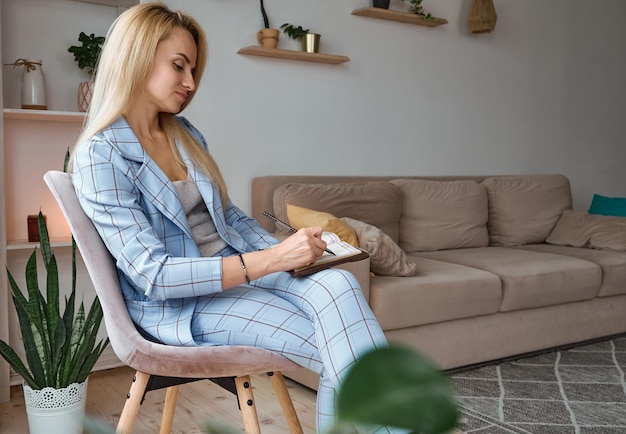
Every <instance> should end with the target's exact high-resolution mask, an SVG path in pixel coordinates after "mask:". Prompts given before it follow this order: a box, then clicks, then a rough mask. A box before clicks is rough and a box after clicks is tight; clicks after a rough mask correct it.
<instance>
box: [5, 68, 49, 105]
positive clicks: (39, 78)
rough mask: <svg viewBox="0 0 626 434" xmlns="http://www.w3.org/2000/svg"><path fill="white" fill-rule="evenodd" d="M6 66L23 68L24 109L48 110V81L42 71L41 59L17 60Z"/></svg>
mask: <svg viewBox="0 0 626 434" xmlns="http://www.w3.org/2000/svg"><path fill="white" fill-rule="evenodd" d="M5 65H6V66H13V67H16V66H23V67H24V71H23V72H22V108H23V109H29V110H47V109H48V105H47V104H46V80H45V78H44V76H43V70H42V69H41V59H17V60H16V61H15V62H13V63H8V64H5Z"/></svg>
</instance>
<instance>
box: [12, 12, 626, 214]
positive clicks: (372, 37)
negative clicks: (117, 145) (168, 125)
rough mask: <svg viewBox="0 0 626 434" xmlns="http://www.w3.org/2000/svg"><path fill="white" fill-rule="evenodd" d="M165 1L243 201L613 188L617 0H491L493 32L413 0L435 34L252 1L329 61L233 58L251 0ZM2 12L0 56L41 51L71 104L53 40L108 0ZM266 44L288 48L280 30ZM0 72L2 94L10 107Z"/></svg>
mask: <svg viewBox="0 0 626 434" xmlns="http://www.w3.org/2000/svg"><path fill="white" fill-rule="evenodd" d="M166 3H168V4H169V5H170V6H172V7H174V8H180V9H183V10H185V11H186V12H189V13H191V14H193V15H194V16H196V17H197V18H198V19H199V21H200V22H201V24H202V25H203V27H204V28H205V31H206V32H207V35H208V37H209V49H210V59H209V66H208V69H207V73H206V75H205V80H204V82H203V84H202V85H201V87H200V89H199V92H198V95H197V96H196V99H195V100H194V102H193V103H192V105H191V106H190V107H189V108H188V109H187V110H186V112H185V115H186V116H187V117H189V118H190V120H191V121H192V122H194V124H195V125H196V126H197V127H199V128H200V129H201V130H202V132H203V133H204V134H205V136H206V138H207V140H208V142H209V143H210V145H211V150H212V152H213V154H214V155H215V157H216V159H217V160H218V162H219V163H220V165H221V167H222V170H223V172H224V175H225V177H226V179H227V182H228V184H229V186H230V192H231V197H232V198H233V200H234V201H235V202H236V203H237V204H239V205H240V206H241V207H242V208H244V209H245V210H249V207H250V206H249V203H250V192H249V190H250V187H249V186H250V180H251V178H252V177H253V176H259V175H266V174H295V173H299V174H340V173H346V174H353V175H356V174H379V175H390V174H397V175H410V174H425V175H426V174H433V175H447V174H467V175H472V174H507V173H554V172H559V173H563V174H565V175H567V176H568V177H569V178H570V180H571V182H572V190H573V193H574V199H575V203H574V205H575V207H576V208H578V209H586V208H587V206H588V205H589V201H590V199H591V196H592V194H593V193H594V192H597V193H601V194H605V195H610V196H617V195H620V196H623V195H624V194H625V191H624V185H625V184H626V170H624V169H623V164H624V163H623V162H624V161H625V160H626V127H625V126H624V124H625V123H624V113H626V110H625V108H626V81H625V80H624V77H626V56H624V53H625V52H626V50H625V49H626V26H624V25H623V17H624V16H626V2H624V1H623V0H603V1H602V2H593V3H590V2H588V1H583V0H525V1H523V2H522V1H515V2H513V1H504V0H495V6H496V10H497V13H498V22H497V26H496V29H495V31H494V32H493V33H491V34H484V35H472V34H469V33H468V31H467V30H466V22H467V15H468V12H469V7H470V4H471V0H437V1H434V0H426V2H425V7H426V9H427V10H429V11H430V12H431V13H432V14H433V15H436V16H440V17H444V18H446V19H448V21H449V24H447V25H443V26H440V27H436V28H426V27H421V26H414V25H409V24H401V23H394V22H388V21H382V20H374V19H370V18H364V17H357V16H353V15H351V14H350V12H351V11H352V10H353V9H355V8H359V7H364V6H369V4H370V2H369V0H341V1H337V0H308V1H304V0H266V2H265V3H266V8H267V10H268V14H269V16H270V20H271V23H272V24H273V26H275V27H278V26H280V25H281V24H282V23H284V22H291V23H294V24H296V25H298V24H301V25H303V26H305V27H309V28H311V29H312V30H314V31H317V32H319V33H321V34H322V44H321V51H322V52H325V53H329V54H341V55H347V56H349V57H350V58H351V61H350V62H347V63H344V64H341V65H323V64H314V63H308V62H295V61H288V60H278V59H266V58H259V57H253V56H242V55H238V54H237V50H238V49H239V48H241V47H244V46H247V45H254V44H255V43H256V41H255V34H256V31H257V30H258V29H259V28H260V27H261V25H262V20H261V15H260V12H259V10H258V2H257V1H255V0H167V1H166ZM2 7H3V11H2V12H3V13H2V20H3V21H2V33H3V38H2V40H3V53H2V57H3V59H2V61H3V63H9V62H12V61H13V60H15V58H17V57H24V56H32V57H42V58H43V59H44V69H45V73H46V79H47V80H48V83H49V86H48V89H49V106H50V108H51V109H62V110H74V105H73V104H74V95H75V86H76V84H77V82H79V81H81V80H84V79H85V76H84V73H81V72H80V71H78V69H77V68H76V65H75V63H74V61H73V59H72V57H71V54H69V53H67V52H66V50H67V47H68V46H69V45H71V44H72V43H74V41H75V39H76V37H77V35H78V32H79V31H80V30H83V29H84V30H85V31H87V32H88V33H91V32H95V33H96V34H104V33H105V31H106V28H107V26H108V24H109V23H110V22H111V21H112V19H113V18H114V16H115V15H116V13H117V10H116V8H111V7H106V6H94V5H90V4H84V3H79V2H73V1H69V0H4V1H3V6H2ZM392 8H406V5H405V4H403V3H401V2H399V0H392ZM77 17H82V22H81V21H78V20H77ZM27 23H32V24H33V26H32V27H29V28H26V27H27V26H26V24H27ZM280 46H282V47H283V48H294V47H295V45H294V44H293V42H292V41H288V40H287V39H286V37H284V38H283V39H282V40H281V43H280ZM3 71H4V73H5V80H4V89H3V91H4V95H5V104H6V105H7V106H15V105H16V104H17V105H19V100H16V98H15V96H14V94H12V92H14V91H15V89H14V87H15V86H17V85H16V84H15V83H16V82H15V80H12V79H11V75H10V73H9V72H10V67H4V70H3ZM12 95H13V96H12ZM16 101H17V102H16Z"/></svg>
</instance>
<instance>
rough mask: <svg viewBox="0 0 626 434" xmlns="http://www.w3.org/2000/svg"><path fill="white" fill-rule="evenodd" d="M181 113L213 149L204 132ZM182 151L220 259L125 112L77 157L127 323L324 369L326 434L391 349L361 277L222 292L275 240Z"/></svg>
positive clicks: (87, 205) (335, 275)
mask: <svg viewBox="0 0 626 434" xmlns="http://www.w3.org/2000/svg"><path fill="white" fill-rule="evenodd" d="M179 119H180V121H181V122H183V123H184V124H185V125H186V126H187V127H188V128H189V129H190V130H191V131H192V132H193V133H194V134H195V135H196V137H197V138H198V140H199V141H200V142H201V143H202V144H203V145H204V146H205V148H206V142H205V141H204V138H203V137H202V135H201V134H200V133H199V132H198V131H197V130H196V129H195V128H194V127H193V126H191V125H190V124H189V122H187V121H186V120H185V119H184V118H179ZM180 151H181V154H182V156H183V159H184V161H185V163H186V164H187V168H188V171H189V178H190V179H191V180H193V182H195V183H196V184H197V186H198V189H199V191H200V194H201V196H202V198H203V200H204V201H205V203H206V205H207V208H208V210H209V213H210V214H211V218H212V219H213V222H214V223H215V227H216V229H217V232H218V233H219V235H220V237H221V238H222V239H223V240H224V241H225V242H226V243H227V244H228V247H226V248H225V249H223V250H222V251H221V252H220V255H217V256H215V257H201V255H200V251H199V249H198V247H197V245H196V244H195V242H194V241H193V237H192V233H191V230H190V228H189V224H188V222H187V218H186V215H185V211H184V209H183V206H182V204H181V203H180V200H179V198H178V194H177V192H176V189H175V187H174V185H173V184H172V182H170V180H169V179H168V178H167V177H166V176H165V174H164V173H163V172H162V171H161V169H160V168H159V167H158V166H157V165H156V163H155V162H154V161H153V160H152V159H151V158H150V157H149V156H148V155H147V154H146V153H145V152H144V150H143V148H142V147H141V144H140V143H139V141H138V139H137V137H136V136H135V135H134V133H133V131H132V130H131V128H130V127H129V125H128V123H127V122H126V120H125V119H124V118H123V117H121V118H119V119H118V120H117V121H115V122H114V123H113V124H112V125H111V126H110V127H109V128H107V129H105V130H104V131H102V133H100V134H97V135H96V136H94V137H93V138H92V139H90V140H89V141H88V142H86V143H85V144H83V145H82V146H80V147H79V149H78V150H77V152H76V154H75V158H74V167H73V171H74V174H73V176H72V182H73V184H74V188H75V189H76V192H77V195H78V198H79V200H80V203H81V206H82V207H83V209H84V210H85V213H86V214H87V215H88V216H89V217H90V219H91V220H92V221H93V223H94V225H95V227H96V229H97V230H98V232H99V234H100V236H101V237H102V239H103V241H104V243H105V244H106V246H107V248H108V249H109V251H110V252H111V254H112V255H113V257H114V258H116V264H117V268H118V274H119V276H120V284H121V287H122V292H123V295H124V299H125V301H126V306H127V307H128V311H129V313H130V316H131V318H132V319H133V321H134V322H135V323H136V324H137V325H138V326H139V327H141V328H142V329H143V330H144V331H146V332H147V333H149V334H150V335H151V336H153V337H154V338H156V339H158V340H159V341H161V342H163V343H165V344H168V345H187V346H189V345H228V344H237V345H251V346H257V347H263V348H267V349H269V350H272V351H276V352H278V353H281V354H283V355H285V356H286V357H288V358H290V359H291V360H294V361H295V362H297V363H298V364H301V365H302V366H305V367H307V368H309V369H312V370H313V371H315V372H318V373H320V374H321V383H320V388H319V391H318V406H317V423H318V431H319V432H324V431H326V430H327V429H328V428H329V427H330V425H331V424H332V423H333V420H334V413H335V412H334V399H335V391H336V390H337V388H338V387H339V386H340V385H341V380H342V378H343V376H344V375H345V374H346V372H347V370H348V369H349V368H350V366H351V365H352V363H354V361H355V360H356V359H357V358H358V357H359V356H361V355H362V354H364V353H365V352H367V351H369V350H371V349H373V348H375V347H380V346H384V345H386V340H385V337H384V334H383V332H382V330H381V329H380V326H379V325H378V322H377V321H376V318H375V317H374V315H373V314H372V312H371V310H370V308H369V306H368V304H367V302H366V301H365V299H364V297H363V294H362V292H361V289H360V288H359V286H358V283H357V282H356V279H355V278H354V276H352V275H351V274H350V273H348V272H345V271H341V270H325V271H323V272H320V273H316V274H314V275H311V276H308V277H304V278H294V277H291V275H289V273H275V274H271V275H268V276H265V277H263V278H261V279H258V280H256V281H253V282H252V283H251V284H250V285H244V286H240V287H237V288H231V289H229V290H227V291H222V285H221V277H222V276H221V266H222V263H221V257H222V256H225V255H234V254H237V253H243V252H249V251H254V250H258V249H262V248H267V247H269V246H271V245H273V244H276V243H277V240H275V239H274V238H273V237H272V236H271V235H270V234H269V233H268V232H267V231H265V230H264V229H263V228H261V227H260V226H259V225H258V223H257V222H256V220H254V219H252V218H249V217H248V216H246V215H245V214H244V213H243V212H242V211H241V210H240V209H239V208H237V207H236V206H235V205H233V204H232V203H230V201H229V203H227V204H225V205H224V204H222V203H221V200H220V197H219V193H218V192H217V190H216V189H215V188H214V186H213V184H212V183H211V180H210V179H208V178H207V177H206V176H204V174H203V173H202V172H200V171H199V170H196V168H195V167H194V166H193V164H192V162H191V161H190V160H189V159H188V157H187V156H186V155H185V154H184V152H183V150H182V149H181V150H180ZM367 431H368V432H406V431H394V430H389V429H387V428H385V427H381V428H378V429H368V430H367Z"/></svg>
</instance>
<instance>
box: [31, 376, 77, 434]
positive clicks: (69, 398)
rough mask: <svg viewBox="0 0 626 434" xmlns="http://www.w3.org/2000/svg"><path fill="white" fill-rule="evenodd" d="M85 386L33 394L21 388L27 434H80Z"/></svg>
mask: <svg viewBox="0 0 626 434" xmlns="http://www.w3.org/2000/svg"><path fill="white" fill-rule="evenodd" d="M87 382H88V380H85V381H84V382H82V383H72V384H70V385H69V386H67V387H65V388H63V389H55V388H53V387H44V388H43V389H41V390H34V389H32V388H31V387H30V386H28V385H27V384H24V386H23V387H24V401H25V402H26V413H27V415H28V429H29V431H30V434H51V433H63V434H82V433H83V425H84V418H85V404H86V402H87Z"/></svg>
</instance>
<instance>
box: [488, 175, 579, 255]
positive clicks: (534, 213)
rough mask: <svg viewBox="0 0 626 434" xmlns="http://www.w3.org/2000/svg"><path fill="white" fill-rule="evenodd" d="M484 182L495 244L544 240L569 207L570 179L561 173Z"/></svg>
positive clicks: (500, 178)
mask: <svg viewBox="0 0 626 434" xmlns="http://www.w3.org/2000/svg"><path fill="white" fill-rule="evenodd" d="M483 184H484V185H485V186H486V187H487V194H488V196H489V221H488V222H487V228H488V229H489V242H490V244H491V245H494V246H516V245H522V244H533V243H543V242H544V241H545V240H546V238H547V237H548V235H550V232H551V231H552V229H553V228H554V226H555V225H556V223H557V221H558V220H559V217H560V216H561V214H563V211H565V210H567V209H571V208H572V195H571V192H570V185H569V180H568V179H567V178H566V177H565V176H563V175H518V176H500V177H493V178H487V179H485V180H484V181H483Z"/></svg>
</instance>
